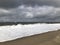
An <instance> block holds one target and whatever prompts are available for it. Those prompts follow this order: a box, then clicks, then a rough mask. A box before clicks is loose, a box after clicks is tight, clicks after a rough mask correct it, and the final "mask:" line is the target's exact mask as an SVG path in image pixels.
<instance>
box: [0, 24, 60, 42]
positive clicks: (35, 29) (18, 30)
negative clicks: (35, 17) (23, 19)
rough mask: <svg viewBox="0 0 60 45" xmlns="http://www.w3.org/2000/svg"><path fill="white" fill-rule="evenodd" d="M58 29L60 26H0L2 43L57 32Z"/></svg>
mask: <svg viewBox="0 0 60 45" xmlns="http://www.w3.org/2000/svg"><path fill="white" fill-rule="evenodd" d="M57 29H60V24H29V25H21V24H18V25H12V26H0V42H4V41H10V40H14V39H17V38H22V37H25V36H31V35H35V34H40V33H45V32H48V31H56V30H57Z"/></svg>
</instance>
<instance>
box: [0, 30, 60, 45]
mask: <svg viewBox="0 0 60 45" xmlns="http://www.w3.org/2000/svg"><path fill="white" fill-rule="evenodd" d="M0 45H60V31H59V30H58V31H52V32H47V33H43V34H38V35H33V36H29V37H23V38H20V39H16V40H12V41H7V42H2V43H0Z"/></svg>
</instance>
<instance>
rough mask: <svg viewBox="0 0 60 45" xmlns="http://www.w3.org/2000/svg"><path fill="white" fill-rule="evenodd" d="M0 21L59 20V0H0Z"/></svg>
mask: <svg viewBox="0 0 60 45" xmlns="http://www.w3.org/2000/svg"><path fill="white" fill-rule="evenodd" d="M0 22H60V0H0Z"/></svg>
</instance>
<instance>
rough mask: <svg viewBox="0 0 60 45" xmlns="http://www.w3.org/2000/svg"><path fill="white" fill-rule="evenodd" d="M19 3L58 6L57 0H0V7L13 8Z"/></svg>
mask: <svg viewBox="0 0 60 45" xmlns="http://www.w3.org/2000/svg"><path fill="white" fill-rule="evenodd" d="M21 4H26V5H32V6H33V5H36V4H38V5H51V6H56V7H59V6H60V1H59V0H0V7H2V8H15V7H17V6H19V5H21Z"/></svg>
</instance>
